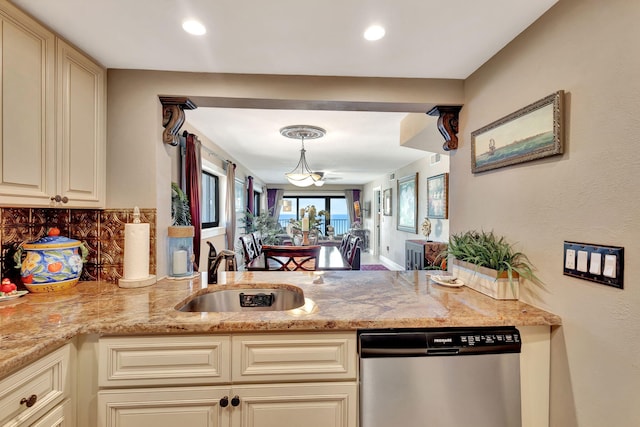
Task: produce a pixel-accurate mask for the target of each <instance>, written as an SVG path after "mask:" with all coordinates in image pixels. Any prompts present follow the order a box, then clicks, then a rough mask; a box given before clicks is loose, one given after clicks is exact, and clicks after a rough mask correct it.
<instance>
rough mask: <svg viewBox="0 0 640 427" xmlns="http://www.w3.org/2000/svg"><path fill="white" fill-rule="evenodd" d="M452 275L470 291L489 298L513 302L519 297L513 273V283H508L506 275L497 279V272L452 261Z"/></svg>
mask: <svg viewBox="0 0 640 427" xmlns="http://www.w3.org/2000/svg"><path fill="white" fill-rule="evenodd" d="M452 272H453V275H454V276H456V277H457V278H459V279H460V280H462V281H463V282H464V283H465V285H466V286H467V287H469V288H471V289H474V290H476V291H478V292H481V293H483V294H485V295H487V296H490V297H491V298H495V299H508V300H514V299H516V300H517V299H518V298H519V297H520V286H519V279H518V274H517V273H514V275H513V283H509V278H508V277H507V273H506V272H505V273H502V275H501V276H500V277H498V272H497V271H496V270H492V269H490V268H486V267H478V266H477V265H474V264H470V263H468V262H464V261H459V260H457V259H455V260H453V264H452Z"/></svg>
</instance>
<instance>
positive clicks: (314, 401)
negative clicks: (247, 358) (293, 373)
mask: <svg viewBox="0 0 640 427" xmlns="http://www.w3.org/2000/svg"><path fill="white" fill-rule="evenodd" d="M232 394H233V395H234V396H238V398H239V400H240V402H239V405H238V406H236V407H232V410H231V426H232V427H282V426H286V427H356V423H357V421H356V420H357V417H356V410H357V409H356V408H357V404H356V399H357V397H356V396H357V383H355V382H349V383H315V384H313V383H301V384H286V385H283V384H281V385H267V384H265V385H253V386H249V385H247V386H234V387H233V390H232Z"/></svg>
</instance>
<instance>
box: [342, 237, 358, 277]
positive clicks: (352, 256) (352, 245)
mask: <svg viewBox="0 0 640 427" xmlns="http://www.w3.org/2000/svg"><path fill="white" fill-rule="evenodd" d="M360 241H361V239H360V237H358V236H355V235H351V236H350V237H349V241H348V242H347V246H346V249H345V251H344V253H343V254H342V256H343V257H344V258H345V259H346V260H347V262H348V263H349V265H351V269H352V270H360V250H361V249H360Z"/></svg>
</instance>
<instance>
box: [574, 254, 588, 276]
mask: <svg viewBox="0 0 640 427" xmlns="http://www.w3.org/2000/svg"><path fill="white" fill-rule="evenodd" d="M588 258H589V252H587V251H578V268H577V269H576V270H578V271H582V272H585V273H586V272H587V259H588Z"/></svg>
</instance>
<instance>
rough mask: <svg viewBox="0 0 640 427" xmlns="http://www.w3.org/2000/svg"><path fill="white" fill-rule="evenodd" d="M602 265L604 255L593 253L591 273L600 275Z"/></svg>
mask: <svg viewBox="0 0 640 427" xmlns="http://www.w3.org/2000/svg"><path fill="white" fill-rule="evenodd" d="M601 265H602V254H601V253H600V252H591V260H590V264H589V273H591V274H597V275H600V268H601Z"/></svg>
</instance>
